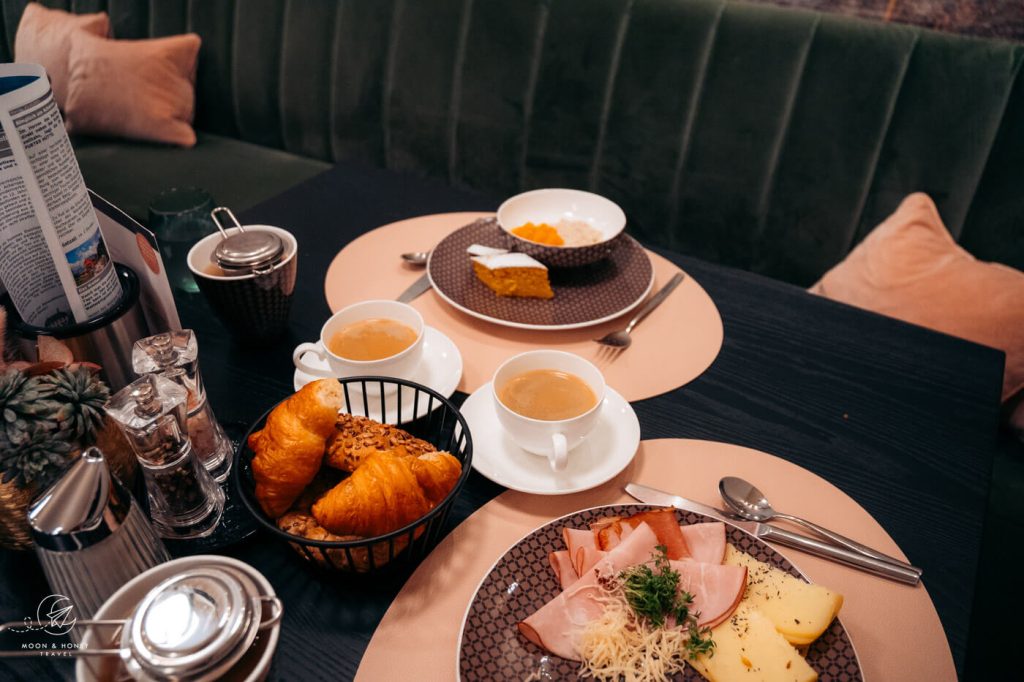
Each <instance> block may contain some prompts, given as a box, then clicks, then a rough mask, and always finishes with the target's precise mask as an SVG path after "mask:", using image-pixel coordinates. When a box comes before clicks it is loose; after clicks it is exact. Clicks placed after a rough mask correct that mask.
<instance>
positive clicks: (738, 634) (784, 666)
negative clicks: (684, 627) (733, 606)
mask: <svg viewBox="0 0 1024 682" xmlns="http://www.w3.org/2000/svg"><path fill="white" fill-rule="evenodd" d="M711 638H712V639H713V640H714V642H715V649H714V653H713V654H712V655H710V656H705V655H701V656H698V657H697V659H696V660H694V661H691V662H690V663H691V665H692V666H693V667H694V668H695V669H696V670H697V672H699V673H700V674H701V675H703V676H704V677H705V678H707V679H708V680H710V682H733V681H734V680H743V681H744V682H747V681H748V680H749V682H813V681H814V680H817V679H818V674H817V673H816V672H814V670H813V669H812V668H811V666H809V665H807V661H805V660H804V659H803V658H802V657H801V656H800V653H799V652H798V651H797V650H796V649H794V648H793V646H792V645H791V644H790V643H789V642H787V641H786V638H785V637H783V636H782V635H781V634H780V633H779V632H778V630H776V629H775V624H774V623H773V622H772V621H771V620H770V619H769V618H768V617H767V616H765V615H764V614H763V613H761V612H760V611H759V610H757V609H753V608H749V607H741V608H739V609H737V611H736V612H735V613H734V614H733V615H732V617H730V618H729V619H728V620H726V621H725V622H724V623H722V624H721V625H718V626H717V627H715V628H712V630H711Z"/></svg>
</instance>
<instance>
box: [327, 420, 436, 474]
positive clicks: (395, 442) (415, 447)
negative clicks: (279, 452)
mask: <svg viewBox="0 0 1024 682" xmlns="http://www.w3.org/2000/svg"><path fill="white" fill-rule="evenodd" d="M335 427H336V429H337V431H336V432H335V433H334V434H332V435H331V437H330V438H329V439H328V440H327V454H326V455H325V456H324V464H326V465H327V466H329V467H333V468H335V469H341V470H342V471H349V472H352V471H355V470H356V467H358V466H359V465H360V464H361V463H362V462H363V460H364V459H366V458H367V457H368V456H369V455H371V454H372V453H374V452H385V451H390V452H394V453H395V454H399V455H409V456H412V457H418V456H419V455H422V454H424V453H427V452H436V451H437V448H435V447H434V446H433V445H431V444H430V443H428V442H427V441H425V440H421V439H419V438H416V437H415V436H412V435H410V434H408V433H406V432H405V431H403V430H401V429H399V428H397V427H395V426H392V425H390V424H380V423H378V422H375V421H373V420H372V419H367V418H366V417H359V416H355V415H351V414H339V415H338V420H337V422H336V423H335Z"/></svg>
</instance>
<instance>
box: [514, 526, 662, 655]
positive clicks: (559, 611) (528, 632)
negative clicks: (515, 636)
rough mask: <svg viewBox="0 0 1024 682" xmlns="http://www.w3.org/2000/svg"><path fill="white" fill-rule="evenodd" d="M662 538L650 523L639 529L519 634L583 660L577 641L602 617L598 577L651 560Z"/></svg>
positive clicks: (522, 624) (524, 624) (521, 626)
mask: <svg viewBox="0 0 1024 682" xmlns="http://www.w3.org/2000/svg"><path fill="white" fill-rule="evenodd" d="M657 544H658V538H657V536H656V535H655V534H654V531H653V530H651V527H650V526H648V525H647V524H646V523H643V524H640V525H639V526H637V527H636V528H635V529H634V530H633V532H632V533H630V534H629V537H627V538H625V539H624V540H622V542H620V543H619V544H618V545H617V546H616V547H615V548H614V549H612V550H611V551H609V552H608V553H607V554H606V555H605V556H604V557H602V558H601V560H600V561H598V562H597V564H596V566H594V568H592V569H591V570H590V571H588V572H587V573H586V574H585V575H583V576H581V577H580V579H579V580H577V581H576V582H575V583H573V584H572V585H571V586H570V587H569V588H568V589H567V590H565V591H563V592H561V593H560V594H559V595H558V596H556V597H555V598H554V599H552V600H551V601H549V602H548V603H547V604H545V605H544V606H542V607H541V608H540V609H538V610H537V612H536V613H534V614H533V615H531V616H529V617H528V618H526V620H524V621H522V622H520V623H519V631H520V632H521V633H522V634H523V636H524V637H526V638H527V639H528V640H530V641H531V642H533V643H534V644H536V645H537V646H539V647H542V648H544V649H546V650H547V651H549V652H551V653H553V654H555V655H556V656H561V657H562V658H567V659H570V660H573V661H578V660H580V655H579V652H578V651H577V648H576V647H577V642H578V640H579V636H580V634H581V633H582V632H583V629H584V628H585V627H586V626H587V623H589V622H590V621H592V620H593V619H595V618H597V617H599V616H600V615H601V611H602V610H603V608H604V607H603V606H602V605H601V603H600V602H599V601H598V597H599V596H600V595H601V588H600V587H599V586H598V584H597V576H598V574H599V573H600V574H601V575H615V574H617V573H618V572H619V571H621V570H623V569H625V568H628V567H629V566H635V565H636V564H640V563H643V562H645V561H649V560H650V559H651V554H652V552H654V548H655V546H657Z"/></svg>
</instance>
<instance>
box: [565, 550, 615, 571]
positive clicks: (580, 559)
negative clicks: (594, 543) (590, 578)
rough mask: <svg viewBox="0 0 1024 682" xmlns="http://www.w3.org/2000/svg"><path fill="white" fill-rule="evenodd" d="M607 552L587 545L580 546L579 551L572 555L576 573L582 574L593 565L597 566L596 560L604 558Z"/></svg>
mask: <svg viewBox="0 0 1024 682" xmlns="http://www.w3.org/2000/svg"><path fill="white" fill-rule="evenodd" d="M606 554H608V552H605V551H604V550H600V549H591V548H589V547H582V548H580V550H579V552H578V553H577V554H576V556H575V557H573V564H574V565H575V566H576V575H583V574H584V573H586V572H587V571H589V570H590V569H592V568H593V567H594V566H597V562H598V561H600V560H601V559H603V558H604V556H605V555H606Z"/></svg>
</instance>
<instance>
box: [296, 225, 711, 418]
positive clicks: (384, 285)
mask: <svg viewBox="0 0 1024 682" xmlns="http://www.w3.org/2000/svg"><path fill="white" fill-rule="evenodd" d="M490 215H492V214H490V213H441V214H438V215H429V216H422V217H419V218H411V219H409V220H402V221H400V222H397V223H391V224H390V225H384V226H383V227H379V228H377V229H375V230H372V231H370V232H367V233H366V234H364V235H362V236H360V237H359V238H357V239H356V240H354V241H353V242H351V243H350V244H349V245H348V246H346V247H345V248H344V249H342V250H341V252H340V253H338V255H337V256H335V258H334V261H333V262H332V263H331V265H330V267H329V268H328V269H327V278H326V280H325V282H324V291H325V293H326V295H327V304H328V305H329V306H330V308H331V310H335V311H336V310H340V309H341V308H344V307H345V306H347V305H350V304H352V303H356V302H358V301H363V300H366V299H372V298H386V299H394V298H397V297H398V295H399V294H401V293H402V292H403V291H404V290H405V288H406V287H408V286H409V285H410V284H412V283H413V282H415V281H416V278H418V277H419V276H420V275H422V274H423V273H424V272H425V270H423V269H422V268H419V269H414V268H411V267H409V266H407V265H405V264H403V262H402V261H401V259H400V258H399V254H401V253H403V252H406V251H428V250H430V249H431V248H432V247H433V246H434V244H436V243H437V242H439V241H440V240H441V239H442V238H443V237H444V236H446V235H447V234H449V233H450V232H452V231H453V230H455V229H458V228H459V227H462V226H463V225H466V224H468V223H470V222H472V221H474V220H476V219H477V218H485V217H489V216H490ZM648 255H649V256H650V258H651V262H652V264H653V265H654V289H653V291H657V290H658V289H659V288H660V287H661V286H662V285H664V284H665V283H666V282H668V280H669V279H671V277H672V275H674V274H675V273H676V272H678V271H679V268H677V267H676V266H675V265H673V264H672V263H671V262H669V261H668V260H666V259H664V258H662V257H661V256H658V255H657V254H653V253H650V252H648ZM466 267H467V268H468V267H470V265H469V256H467V257H466ZM481 286H482V285H481ZM413 306H414V307H415V308H416V309H417V310H419V311H420V313H422V315H423V319H424V320H425V321H426V323H427V324H428V325H430V326H432V327H436V328H437V329H439V330H440V331H442V332H444V334H446V335H447V336H449V337H450V338H451V339H452V341H454V342H455V345H456V346H458V347H459V351H460V352H461V353H462V360H463V373H462V381H461V383H460V384H459V390H460V391H465V392H467V393H471V392H472V391H475V390H476V389H478V388H480V386H482V385H484V384H485V383H487V382H488V381H490V380H491V376H492V375H493V374H494V370H495V369H497V367H498V365H500V364H501V363H502V361H504V360H505V359H506V358H508V357H510V356H512V355H515V354H517V353H522V352H523V351H527V350H534V349H537V348H555V349H559V350H565V351H569V352H571V353H576V354H577V355H580V356H582V357H584V358H586V359H588V360H590V361H591V362H593V363H594V364H596V365H597V366H598V367H599V368H600V369H601V371H602V372H603V373H604V375H605V379H606V380H607V382H608V384H609V385H610V386H612V387H613V388H615V390H617V391H618V392H619V393H621V394H622V395H623V396H625V398H626V400H629V401H634V400H642V399H644V398H650V397H652V396H656V395H660V394H662V393H665V392H667V391H671V390H673V389H675V388H678V387H680V386H682V385H684V384H686V383H689V382H690V381H693V380H694V379H696V378H697V377H698V376H700V375H701V374H702V373H703V372H704V370H706V369H707V368H708V367H710V366H711V363H712V362H714V360H715V357H717V356H718V352H719V350H721V348H722V338H723V330H722V318H721V317H720V316H719V314H718V308H716V307H715V304H714V302H713V301H712V300H711V297H710V296H708V294H707V292H705V291H704V289H703V288H701V286H700V284H698V283H697V282H696V281H694V279H693V278H692V277H687V278H686V279H685V280H684V281H683V283H682V284H680V285H679V287H678V288H677V289H676V290H675V291H674V292H673V293H672V295H671V296H669V297H668V299H667V300H666V301H665V302H664V303H663V304H662V305H661V307H659V308H658V309H657V310H655V311H654V312H653V313H652V314H651V316H650V317H648V318H647V319H646V320H644V321H643V322H642V323H641V324H640V325H638V326H637V328H636V330H635V331H634V332H633V334H632V336H633V345H632V346H631V347H630V348H629V349H628V350H626V351H623V352H621V353H618V354H617V355H614V356H613V355H612V354H609V353H607V352H601V351H602V348H603V347H602V346H600V345H598V344H597V343H594V339H596V338H599V337H601V336H604V335H605V334H606V333H607V332H609V331H613V330H615V329H621V328H622V327H623V326H625V324H626V322H627V321H628V320H629V318H630V315H629V314H626V315H624V316H623V317H622V318H619V319H617V320H613V321H611V322H606V323H604V324H601V325H597V326H594V327H588V328H586V329H572V330H557V331H535V330H529V329H513V328H510V327H504V326H501V325H497V324H493V323H491V322H486V321H484V320H479V319H476V318H474V317H472V316H470V315H467V314H465V313H463V312H461V311H459V310H456V309H455V308H452V307H451V306H449V305H447V304H446V303H445V302H444V301H443V300H441V298H440V297H439V296H438V295H437V294H436V293H435V292H434V291H432V290H431V291H428V292H427V293H425V294H423V295H422V296H420V297H419V298H417V299H416V300H415V301H414V302H413ZM311 340H315V339H311Z"/></svg>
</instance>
